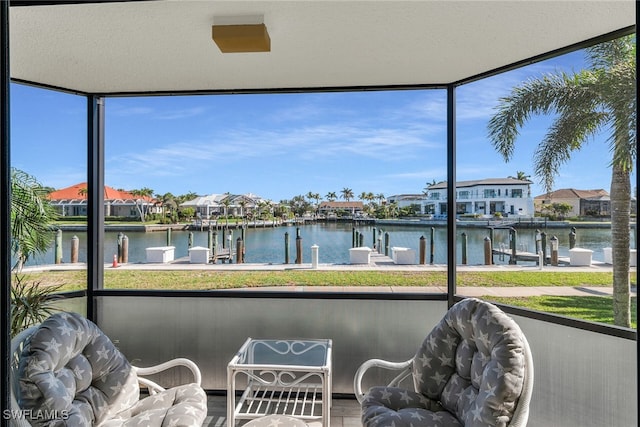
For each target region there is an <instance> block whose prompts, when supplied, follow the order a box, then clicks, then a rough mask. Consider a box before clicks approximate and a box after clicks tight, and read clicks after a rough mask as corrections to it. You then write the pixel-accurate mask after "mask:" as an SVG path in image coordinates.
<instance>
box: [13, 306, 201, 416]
mask: <svg viewBox="0 0 640 427" xmlns="http://www.w3.org/2000/svg"><path fill="white" fill-rule="evenodd" d="M11 355H12V356H11V358H12V359H11V404H12V408H11V411H10V417H9V418H10V422H11V425H14V426H21V427H22V426H40V425H49V423H51V422H54V423H55V422H59V424H55V425H83V426H103V427H115V426H118V427H120V426H133V425H146V426H153V425H161V424H162V422H167V423H168V424H169V425H176V426H189V427H191V426H193V427H196V426H201V425H202V423H203V421H204V418H205V417H206V414H207V397H206V394H205V392H204V390H203V389H202V387H201V386H200V383H201V378H202V377H201V374H200V370H199V368H198V366H197V365H196V364H195V363H193V362H192V361H191V360H188V359H184V358H178V359H173V360H170V361H167V362H165V363H162V364H160V365H157V366H151V367H146V368H140V367H135V366H132V365H130V364H129V362H128V361H127V360H126V359H125V357H124V356H123V355H122V353H120V351H118V349H117V348H116V347H115V346H114V345H113V343H112V342H111V341H110V340H109V338H108V337H107V336H106V335H105V334H104V333H102V331H100V329H98V327H97V326H96V325H95V324H93V323H92V322H90V321H89V320H87V319H85V318H83V317H82V316H80V315H78V314H76V313H57V314H55V315H53V316H51V317H49V318H48V319H46V320H45V321H44V322H43V323H42V324H40V325H39V326H35V327H32V328H29V329H27V330H25V331H23V332H21V333H20V334H18V335H17V336H16V337H15V338H14V339H13V340H12V343H11ZM178 366H184V367H186V368H187V369H189V370H190V371H191V373H192V374H193V377H194V379H193V382H192V383H189V384H184V385H179V386H176V387H172V388H169V389H165V388H164V387H162V386H160V385H159V384H157V383H155V382H154V381H151V380H149V379H147V378H144V377H142V376H143V375H152V374H156V373H159V372H162V371H164V370H167V369H171V368H174V367H178ZM141 386H142V387H145V388H147V389H148V392H149V394H150V396H148V397H146V398H142V399H141V398H140V387H141Z"/></svg>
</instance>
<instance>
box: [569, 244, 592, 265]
mask: <svg viewBox="0 0 640 427" xmlns="http://www.w3.org/2000/svg"><path fill="white" fill-rule="evenodd" d="M592 256H593V251H592V250H591V249H584V248H573V249H569V263H570V264H571V265H575V266H581V265H591V257H592Z"/></svg>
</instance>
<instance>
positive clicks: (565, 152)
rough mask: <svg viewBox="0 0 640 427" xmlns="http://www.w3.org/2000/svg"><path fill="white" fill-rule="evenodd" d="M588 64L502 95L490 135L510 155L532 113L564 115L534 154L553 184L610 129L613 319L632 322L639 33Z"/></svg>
mask: <svg viewBox="0 0 640 427" xmlns="http://www.w3.org/2000/svg"><path fill="white" fill-rule="evenodd" d="M586 55H587V60H588V62H589V65H590V67H589V69H587V70H582V71H580V72H578V73H574V74H566V73H557V74H548V75H544V76H542V77H540V78H538V79H534V80H530V81H527V82H525V83H523V84H522V85H520V86H518V87H515V88H514V89H513V90H512V92H511V95H510V96H508V97H506V98H502V99H501V100H500V105H499V106H498V111H497V113H496V114H495V115H494V116H493V117H492V118H491V120H490V121H489V125H488V130H489V138H490V139H491V142H492V144H493V146H494V147H495V148H496V150H497V151H498V152H499V153H500V154H502V156H503V157H504V159H505V160H506V161H509V160H510V159H511V157H512V155H513V151H514V144H515V141H516V138H517V136H518V130H519V128H521V127H522V126H523V125H524V123H525V122H526V121H527V120H528V119H529V117H530V116H531V115H533V114H551V113H556V114H557V116H556V118H555V120H554V122H553V124H552V125H551V127H550V129H549V130H548V132H547V134H546V135H545V137H544V139H543V140H542V141H541V143H540V145H539V146H538V148H537V151H536V153H535V156H534V169H535V174H536V175H537V176H538V177H540V178H541V180H542V182H543V184H544V186H545V189H546V191H551V189H552V188H553V184H554V178H555V176H556V174H557V173H558V171H559V169H560V166H561V165H562V164H563V163H565V162H566V161H567V160H568V159H569V158H570V155H571V153H572V152H573V151H574V150H579V149H580V148H582V146H583V145H584V144H586V142H587V141H588V139H589V138H590V137H592V136H594V134H596V132H598V131H600V130H602V129H608V130H610V132H611V135H610V137H609V138H608V143H609V145H610V147H611V151H612V153H613V158H612V162H611V175H612V176H611V191H610V194H611V241H612V254H613V260H614V264H613V312H614V322H615V324H616V325H619V326H625V327H629V326H630V292H629V281H630V280H629V252H630V251H629V244H630V237H629V234H630V228H629V217H630V200H631V182H630V174H631V171H632V168H633V164H634V162H635V160H636V108H637V104H636V62H635V57H636V45H635V35H631V36H627V37H623V38H620V39H616V40H612V41H609V42H605V43H601V44H599V45H596V46H592V47H590V48H587V49H586Z"/></svg>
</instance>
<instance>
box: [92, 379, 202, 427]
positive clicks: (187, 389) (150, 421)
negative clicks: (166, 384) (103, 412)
mask: <svg viewBox="0 0 640 427" xmlns="http://www.w3.org/2000/svg"><path fill="white" fill-rule="evenodd" d="M206 416H207V396H206V394H205V392H204V390H202V388H201V387H199V386H198V385H196V384H185V385H181V386H177V387H173V388H170V389H168V390H165V391H163V392H160V393H157V394H154V395H152V396H149V397H146V398H144V399H142V400H140V401H139V402H138V403H136V404H135V405H134V406H132V407H131V408H129V409H127V410H125V411H123V412H120V413H119V414H117V415H116V416H115V417H114V418H112V419H111V420H108V421H106V422H104V423H103V424H101V425H100V427H137V426H140V427H161V426H166V427H194V426H201V425H202V422H203V421H204V419H205V417H206Z"/></svg>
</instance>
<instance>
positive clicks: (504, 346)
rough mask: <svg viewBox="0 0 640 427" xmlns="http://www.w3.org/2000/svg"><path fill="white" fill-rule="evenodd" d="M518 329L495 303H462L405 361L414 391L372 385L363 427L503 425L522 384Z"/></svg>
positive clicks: (513, 406) (522, 352)
mask: <svg viewBox="0 0 640 427" xmlns="http://www.w3.org/2000/svg"><path fill="white" fill-rule="evenodd" d="M524 349H525V344H524V342H523V340H522V332H521V330H520V328H519V327H518V325H517V324H516V323H515V322H514V321H513V319H511V318H510V317H509V316H507V315H506V314H505V313H504V312H503V311H502V310H500V309H499V308H497V307H496V306H494V305H492V304H489V303H486V302H484V301H481V300H478V299H475V298H467V299H464V300H462V301H460V302H459V303H457V304H455V305H454V306H453V307H452V308H451V309H450V310H449V311H448V312H447V314H446V315H445V316H444V318H443V319H442V320H441V321H440V322H439V323H438V325H436V327H435V328H434V329H433V330H432V331H431V332H430V333H429V335H427V337H426V339H425V340H424V342H423V343H422V345H421V347H420V348H419V349H418V351H417V353H416V355H415V356H414V358H413V372H412V374H413V383H414V384H413V385H414V390H403V389H401V388H394V387H374V388H372V389H370V390H369V392H368V393H367V395H366V397H365V400H364V402H363V403H362V421H363V424H364V426H366V427H405V426H406V427H411V426H415V427H417V426H433V427H440V426H474V427H486V426H507V425H508V424H509V421H510V420H511V417H512V416H513V413H514V411H515V408H516V405H517V402H518V397H519V396H520V394H521V392H522V388H523V383H524V375H525V367H524V360H525V355H524V351H525V350H524Z"/></svg>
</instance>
